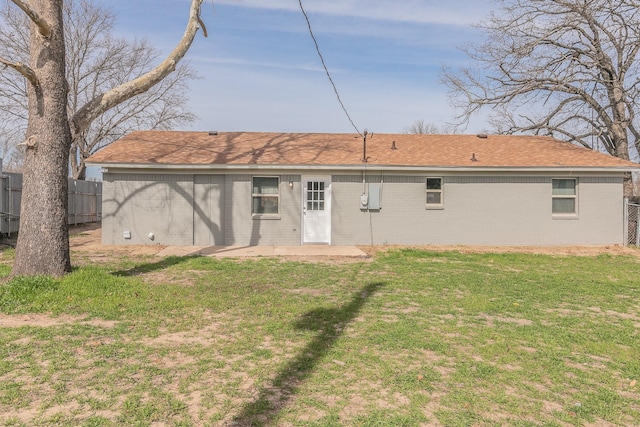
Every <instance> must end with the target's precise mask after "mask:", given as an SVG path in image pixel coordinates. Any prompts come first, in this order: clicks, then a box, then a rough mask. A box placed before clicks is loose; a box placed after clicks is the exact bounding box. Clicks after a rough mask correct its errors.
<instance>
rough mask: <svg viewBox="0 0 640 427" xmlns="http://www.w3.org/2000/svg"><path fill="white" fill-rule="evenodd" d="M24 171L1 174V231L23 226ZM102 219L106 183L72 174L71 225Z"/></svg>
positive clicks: (70, 184) (70, 181) (70, 194)
mask: <svg viewBox="0 0 640 427" xmlns="http://www.w3.org/2000/svg"><path fill="white" fill-rule="evenodd" d="M21 201H22V174H19V173H7V172H5V173H2V174H0V233H2V234H12V233H17V232H18V229H19V228H20V203H21ZM101 219H102V183H101V182H93V181H78V180H76V179H72V178H69V216H68V219H67V221H68V223H69V225H77V224H83V223H87V222H99V221H100V220H101Z"/></svg>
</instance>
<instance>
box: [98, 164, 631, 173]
mask: <svg viewBox="0 0 640 427" xmlns="http://www.w3.org/2000/svg"><path fill="white" fill-rule="evenodd" d="M91 164H92V165H94V166H98V167H102V168H103V169H104V171H105V172H108V171H115V170H122V169H127V170H130V169H136V170H161V171H184V170H193V171H203V172H204V171H211V172H224V171H256V170H295V171H329V170H331V171H358V172H361V171H363V170H367V171H397V172H427V171H428V172H454V171H455V172H525V171H526V172H617V173H624V172H632V171H634V170H637V169H640V165H638V167H635V168H631V167H612V166H608V167H585V166H545V167H540V166H520V167H514V166H502V167H498V166H486V167H483V166H475V167H463V166H404V165H398V166H394V165H369V164H367V165H366V166H365V165H363V164H359V165H358V164H356V165H277V164H272V165H192V164H175V165H173V164H132V163H91Z"/></svg>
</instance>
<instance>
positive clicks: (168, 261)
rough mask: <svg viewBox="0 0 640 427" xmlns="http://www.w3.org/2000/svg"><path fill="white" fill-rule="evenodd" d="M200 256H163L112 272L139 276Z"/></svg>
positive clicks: (126, 275) (118, 274)
mask: <svg viewBox="0 0 640 427" xmlns="http://www.w3.org/2000/svg"><path fill="white" fill-rule="evenodd" d="M199 257H200V256H199V255H191V256H170V257H166V258H163V259H161V260H160V261H158V262H149V263H146V264H140V265H136V266H135V267H132V268H129V269H126V270H118V271H114V272H113V273H111V274H113V275H114V276H118V277H129V276H139V275H141V274H145V273H151V272H152V271H157V270H163V269H165V268H169V267H172V266H174V265H177V264H181V263H183V262H187V261H189V260H191V259H193V258H199Z"/></svg>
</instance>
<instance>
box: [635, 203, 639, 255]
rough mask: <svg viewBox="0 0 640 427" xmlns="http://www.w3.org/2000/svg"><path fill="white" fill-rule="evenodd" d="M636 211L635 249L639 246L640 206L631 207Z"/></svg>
mask: <svg viewBox="0 0 640 427" xmlns="http://www.w3.org/2000/svg"><path fill="white" fill-rule="evenodd" d="M633 207H634V208H635V209H636V247H638V246H640V205H634V206H633Z"/></svg>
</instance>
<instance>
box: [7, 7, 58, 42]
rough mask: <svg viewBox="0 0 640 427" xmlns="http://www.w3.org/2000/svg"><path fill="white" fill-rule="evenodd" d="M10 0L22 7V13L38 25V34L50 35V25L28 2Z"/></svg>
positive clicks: (46, 36)
mask: <svg viewBox="0 0 640 427" xmlns="http://www.w3.org/2000/svg"><path fill="white" fill-rule="evenodd" d="M11 1H12V2H13V3H14V4H15V5H16V6H18V7H19V8H20V9H22V10H23V11H24V13H26V14H27V16H28V17H29V19H31V21H33V23H34V24H36V26H37V27H38V31H40V34H41V35H42V36H43V37H45V38H49V36H50V35H51V25H49V23H48V22H47V21H46V20H44V19H42V18H41V17H40V15H38V13H37V12H36V11H35V10H33V9H31V7H30V6H29V4H28V3H25V2H23V1H22V0H11Z"/></svg>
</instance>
